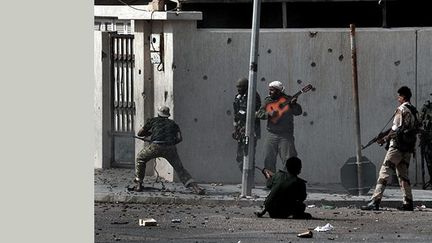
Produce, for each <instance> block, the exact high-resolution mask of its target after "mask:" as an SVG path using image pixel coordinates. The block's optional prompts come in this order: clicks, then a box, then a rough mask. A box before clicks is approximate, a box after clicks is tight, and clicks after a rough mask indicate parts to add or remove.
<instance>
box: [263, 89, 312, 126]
mask: <svg viewBox="0 0 432 243" xmlns="http://www.w3.org/2000/svg"><path fill="white" fill-rule="evenodd" d="M311 89H313V87H312V84H308V85H306V86H305V87H303V88H302V89H301V90H300V91H299V92H297V93H295V94H294V95H293V96H292V97H291V98H290V99H287V98H286V97H284V96H281V97H280V98H279V99H278V100H277V101H275V102H272V103H268V104H267V105H266V111H267V112H272V111H277V112H276V114H275V115H274V116H273V117H272V118H270V122H272V123H273V124H276V123H277V122H278V121H279V119H280V118H281V117H282V116H283V114H285V113H286V112H288V110H289V104H290V103H291V100H292V99H294V98H297V97H298V96H299V95H301V94H303V93H306V92H308V91H309V90H311Z"/></svg>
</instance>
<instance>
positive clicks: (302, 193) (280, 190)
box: [264, 170, 307, 215]
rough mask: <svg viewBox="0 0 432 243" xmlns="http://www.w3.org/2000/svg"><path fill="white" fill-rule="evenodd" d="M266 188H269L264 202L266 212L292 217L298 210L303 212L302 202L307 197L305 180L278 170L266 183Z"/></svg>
mask: <svg viewBox="0 0 432 243" xmlns="http://www.w3.org/2000/svg"><path fill="white" fill-rule="evenodd" d="M267 187H269V188H271V191H270V194H269V195H268V196H267V198H266V200H265V201H264V207H265V209H266V210H267V211H268V212H270V213H272V212H273V213H278V212H281V213H282V214H283V215H292V214H295V213H296V212H297V211H299V210H303V211H302V212H304V206H303V205H304V204H303V202H304V200H306V196H307V194H306V181H305V180H303V179H301V178H299V177H297V176H295V175H291V174H289V173H288V172H285V171H281V170H280V171H278V172H277V173H276V174H274V175H273V176H272V178H271V179H270V180H268V181H267ZM301 208H303V209H301Z"/></svg>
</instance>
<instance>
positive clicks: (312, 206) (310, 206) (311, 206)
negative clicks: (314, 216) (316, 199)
mask: <svg viewBox="0 0 432 243" xmlns="http://www.w3.org/2000/svg"><path fill="white" fill-rule="evenodd" d="M307 207H308V208H314V207H316V206H315V205H314V204H311V205H308V206H307Z"/></svg>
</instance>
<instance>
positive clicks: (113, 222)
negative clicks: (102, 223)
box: [111, 221, 129, 224]
mask: <svg viewBox="0 0 432 243" xmlns="http://www.w3.org/2000/svg"><path fill="white" fill-rule="evenodd" d="M111 224H129V222H127V221H125V222H117V221H116V222H111Z"/></svg>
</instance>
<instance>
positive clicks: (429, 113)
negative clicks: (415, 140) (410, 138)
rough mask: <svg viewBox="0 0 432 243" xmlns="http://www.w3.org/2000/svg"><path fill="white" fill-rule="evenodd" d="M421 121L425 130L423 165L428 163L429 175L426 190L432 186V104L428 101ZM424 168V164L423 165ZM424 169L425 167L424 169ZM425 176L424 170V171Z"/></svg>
mask: <svg viewBox="0 0 432 243" xmlns="http://www.w3.org/2000/svg"><path fill="white" fill-rule="evenodd" d="M420 120H421V122H422V127H423V130H422V132H421V134H420V150H421V157H422V163H424V162H426V166H427V169H428V173H429V182H428V183H426V184H425V185H423V188H424V189H425V188H426V187H428V186H432V102H430V101H427V103H425V104H424V105H423V107H422V109H421V111H420ZM422 166H424V164H422ZM422 169H423V167H422ZM422 173H423V175H424V169H423V172H422Z"/></svg>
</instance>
